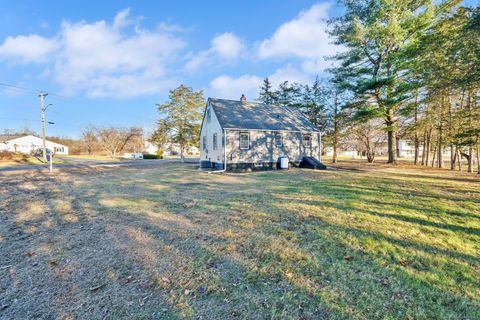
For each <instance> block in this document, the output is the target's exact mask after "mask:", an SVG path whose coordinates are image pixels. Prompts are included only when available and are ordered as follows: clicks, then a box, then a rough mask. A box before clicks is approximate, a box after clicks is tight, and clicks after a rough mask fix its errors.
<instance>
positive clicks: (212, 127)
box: [200, 105, 224, 163]
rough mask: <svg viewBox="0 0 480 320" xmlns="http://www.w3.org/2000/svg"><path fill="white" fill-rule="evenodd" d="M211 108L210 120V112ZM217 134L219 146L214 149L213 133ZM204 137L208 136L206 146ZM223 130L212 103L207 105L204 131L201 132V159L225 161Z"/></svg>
mask: <svg viewBox="0 0 480 320" xmlns="http://www.w3.org/2000/svg"><path fill="white" fill-rule="evenodd" d="M209 110H210V121H209V119H208V112H209ZM214 134H217V148H216V150H214V149H213V135H214ZM203 137H206V141H207V144H206V146H205V147H204V145H203V141H204V139H203ZM223 141H224V140H223V130H222V126H221V125H220V122H219V121H218V118H217V116H216V114H215V111H213V108H212V107H211V106H210V105H207V109H206V110H205V117H204V118H203V125H202V131H201V133H200V160H209V161H211V162H217V163H223V161H224V155H223Z"/></svg>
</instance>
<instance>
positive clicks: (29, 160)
mask: <svg viewBox="0 0 480 320" xmlns="http://www.w3.org/2000/svg"><path fill="white" fill-rule="evenodd" d="M53 163H54V164H59V163H68V162H67V161H64V160H60V159H55V157H54V158H53ZM30 164H44V162H43V161H42V159H41V158H37V157H32V156H28V157H25V158H19V159H17V160H11V161H10V160H5V161H0V168H1V167H7V166H16V165H30Z"/></svg>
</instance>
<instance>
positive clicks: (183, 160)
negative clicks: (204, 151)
mask: <svg viewBox="0 0 480 320" xmlns="http://www.w3.org/2000/svg"><path fill="white" fill-rule="evenodd" d="M184 151H185V146H184V145H183V143H181V144H180V161H181V162H185V155H184Z"/></svg>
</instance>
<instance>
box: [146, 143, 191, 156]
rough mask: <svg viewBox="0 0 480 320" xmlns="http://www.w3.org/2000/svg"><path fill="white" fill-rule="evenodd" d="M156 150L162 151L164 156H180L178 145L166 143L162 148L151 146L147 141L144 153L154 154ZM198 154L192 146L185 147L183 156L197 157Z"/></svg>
mask: <svg viewBox="0 0 480 320" xmlns="http://www.w3.org/2000/svg"><path fill="white" fill-rule="evenodd" d="M158 149H162V150H163V152H164V155H166V156H169V155H179V154H180V145H179V144H178V143H170V142H167V143H165V144H164V145H163V146H161V147H158V146H157V145H155V144H152V143H151V142H149V141H146V142H145V151H146V152H147V153H150V154H156V153H157V151H158ZM199 153H200V150H199V149H198V148H197V147H194V146H186V147H185V154H186V155H197V154H199Z"/></svg>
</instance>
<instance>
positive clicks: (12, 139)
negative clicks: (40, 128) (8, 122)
mask: <svg viewBox="0 0 480 320" xmlns="http://www.w3.org/2000/svg"><path fill="white" fill-rule="evenodd" d="M46 147H47V149H49V150H50V151H52V152H53V153H54V154H68V147H67V146H64V145H63V144H59V143H55V142H53V141H49V140H46ZM42 148H43V140H42V139H41V138H39V137H35V136H32V135H25V136H19V135H0V151H1V150H6V151H10V152H19V153H24V154H32V153H35V152H36V151H37V150H39V149H42Z"/></svg>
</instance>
